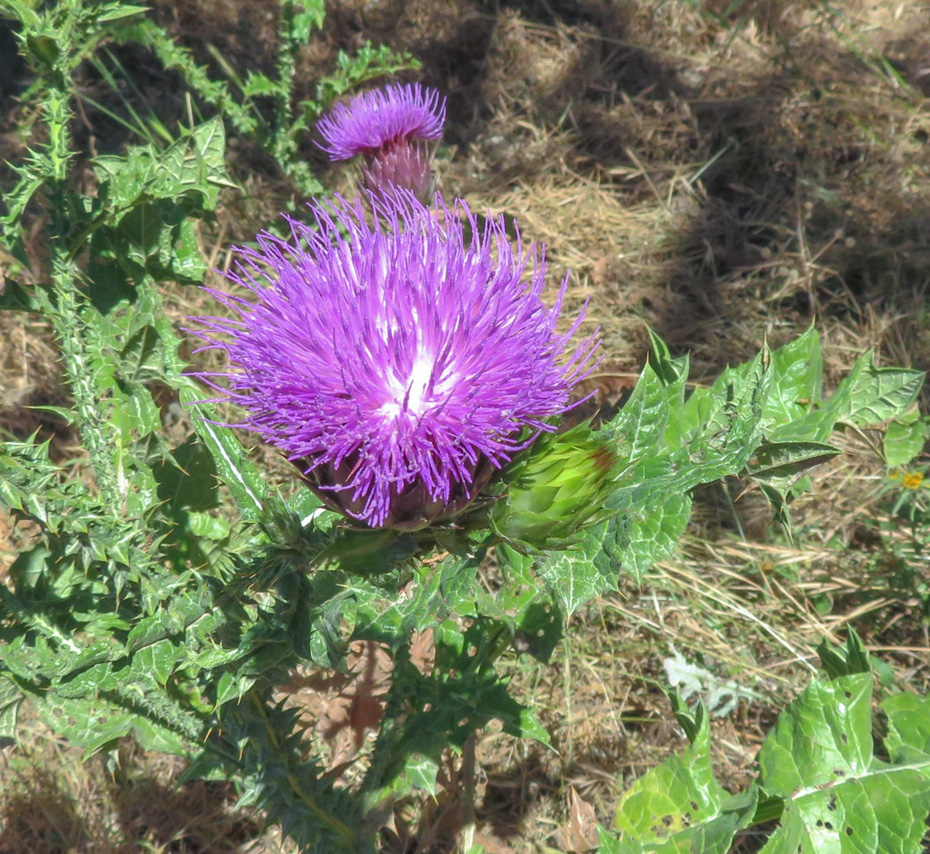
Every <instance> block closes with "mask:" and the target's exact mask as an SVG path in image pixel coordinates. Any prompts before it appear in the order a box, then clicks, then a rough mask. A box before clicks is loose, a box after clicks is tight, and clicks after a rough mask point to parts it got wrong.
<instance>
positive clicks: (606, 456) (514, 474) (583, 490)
mask: <svg viewBox="0 0 930 854" xmlns="http://www.w3.org/2000/svg"><path fill="white" fill-rule="evenodd" d="M620 470H621V465H620V463H619V461H618V460H617V457H616V455H615V454H614V452H613V451H612V450H611V449H610V448H609V447H608V446H607V445H606V444H605V442H604V440H602V439H599V438H596V437H595V434H594V432H593V431H592V430H591V428H590V426H589V425H588V424H587V423H584V424H579V425H578V426H577V427H573V428H572V429H570V430H567V431H566V432H564V433H546V434H543V435H542V436H540V437H539V438H538V439H537V440H536V441H535V442H534V443H533V445H532V447H531V448H530V449H529V450H528V451H527V452H526V453H525V454H524V455H523V456H522V457H519V458H518V459H516V460H515V461H514V463H513V465H511V466H509V467H508V468H507V470H506V472H505V473H504V477H503V483H504V484H505V485H506V487H507V489H506V492H504V493H503V495H502V496H501V497H500V498H499V499H498V500H497V501H496V502H495V503H494V504H493V505H492V507H491V509H490V517H491V525H492V526H493V528H494V530H495V531H496V532H497V533H498V534H499V535H500V536H501V537H503V538H504V539H505V540H507V542H509V543H511V544H512V545H514V546H515V547H517V548H522V549H524V550H529V551H533V550H542V549H551V548H564V547H566V546H568V545H570V541H571V539H572V537H573V536H574V535H575V534H576V533H577V532H578V531H580V530H581V529H582V528H585V527H587V526H588V525H591V524H595V523H596V522H599V521H601V519H602V517H603V514H604V501H605V500H606V498H607V496H608V495H609V494H610V492H611V484H612V483H613V482H614V481H615V480H616V479H617V476H618V475H619V473H620Z"/></svg>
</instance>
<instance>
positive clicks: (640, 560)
mask: <svg viewBox="0 0 930 854" xmlns="http://www.w3.org/2000/svg"><path fill="white" fill-rule="evenodd" d="M690 519H691V498H690V497H689V496H688V494H687V493H683V492H672V493H668V494H666V495H665V496H663V497H662V499H661V500H658V501H653V502H652V503H651V506H650V507H648V508H646V509H645V510H644V511H643V512H642V513H640V514H639V515H637V516H635V517H634V518H633V519H632V520H631V521H630V525H629V528H628V533H627V536H628V537H629V544H628V545H627V546H626V547H625V548H624V550H623V552H622V553H621V554H620V555H619V556H618V557H619V561H620V564H621V566H623V568H624V570H625V571H627V572H629V573H630V574H631V575H632V576H633V578H634V579H636V580H637V581H639V580H642V578H643V576H644V575H645V574H646V570H648V569H649V567H651V566H652V565H653V564H654V563H656V562H657V561H660V560H662V559H663V558H666V557H668V556H669V555H670V554H672V552H673V551H674V550H675V546H677V545H678V541H679V540H680V539H681V537H682V535H683V534H684V532H685V530H686V529H687V527H688V522H689V520H690Z"/></svg>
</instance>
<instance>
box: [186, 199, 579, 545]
mask: <svg viewBox="0 0 930 854" xmlns="http://www.w3.org/2000/svg"><path fill="white" fill-rule="evenodd" d="M369 201H370V203H371V205H372V207H373V209H374V212H375V216H374V225H369V224H368V223H366V220H365V208H364V207H363V205H362V202H361V200H359V201H357V202H355V203H349V202H345V201H339V202H337V203H336V204H335V206H334V207H333V208H332V209H331V210H330V209H327V208H326V207H323V206H322V205H320V204H311V206H310V210H311V213H312V215H313V216H314V219H315V228H311V227H309V226H307V225H304V224H302V223H300V222H298V221H296V220H293V219H291V220H289V225H290V237H289V238H288V239H280V238H277V237H275V236H273V235H271V234H268V233H265V234H262V235H260V236H259V238H258V247H259V248H258V249H257V250H250V249H240V250H239V252H238V257H239V263H238V267H237V270H236V271H235V272H233V273H232V274H230V276H229V278H230V279H231V281H232V282H233V283H234V284H235V285H237V286H238V287H239V288H240V289H242V288H244V289H245V291H246V292H248V294H249V296H250V297H252V298H254V301H249V300H246V299H244V298H243V296H241V295H240V294H238V293H235V292H234V293H233V294H231V295H226V294H222V293H218V292H216V291H213V293H214V295H216V296H217V297H218V298H219V299H220V300H221V301H222V302H223V303H224V304H225V305H226V306H227V307H228V308H230V309H232V311H233V312H234V314H235V315H236V318H235V319H233V320H226V319H222V318H204V319H202V321H201V325H202V327H203V328H204V330H205V331H204V333H203V334H204V337H205V338H206V340H207V341H208V342H209V346H211V347H214V348H219V349H222V350H224V351H225V353H226V354H227V356H228V359H229V363H230V365H231V367H230V368H229V371H228V373H226V374H225V376H224V377H223V379H224V380H225V383H226V386H225V388H226V389H228V390H227V393H226V395H225V396H226V398H227V399H229V400H231V401H232V402H234V403H236V404H238V405H239V406H240V407H242V408H243V409H244V410H245V411H246V412H247V413H248V414H247V416H246V418H245V419H243V420H242V421H239V422H237V423H236V425H235V426H239V427H245V428H248V429H250V430H254V431H256V432H257V433H259V434H260V435H261V436H262V437H263V438H264V439H266V440H267V441H269V442H271V443H272V444H275V445H277V446H278V447H280V448H282V449H283V450H284V451H285V452H286V453H287V455H288V458H289V459H290V460H292V461H293V462H294V463H295V464H296V465H297V466H298V468H299V469H300V470H301V472H302V473H303V474H304V476H305V477H306V478H307V481H308V482H309V483H310V484H311V485H312V486H313V487H314V489H315V490H316V491H317V494H318V495H319V496H320V498H321V499H323V500H324V501H325V502H326V503H327V504H329V505H330V506H333V507H336V508H338V509H340V510H342V511H343V512H345V513H346V514H348V515H349V516H353V517H355V518H357V519H360V520H362V521H364V522H366V523H368V524H369V525H371V526H373V527H385V526H386V527H394V528H408V529H416V528H420V527H424V526H426V525H427V524H429V523H430V522H432V521H436V520H437V519H441V518H445V517H448V516H451V515H454V514H455V513H458V512H460V511H461V510H462V509H464V507H466V506H467V505H468V504H469V503H470V502H471V500H472V499H474V498H475V496H476V494H477V492H478V491H479V490H480V489H481V488H482V487H483V486H484V485H485V483H486V482H487V480H488V478H489V477H490V476H491V473H492V472H493V471H494V470H499V469H501V467H502V466H504V465H505V464H506V463H507V462H509V461H510V460H511V459H512V458H513V457H514V455H515V454H517V453H518V452H519V451H521V450H523V449H524V448H526V447H528V446H529V445H530V444H531V443H532V441H533V439H534V438H535V437H536V436H537V435H539V434H540V433H541V432H547V431H552V430H553V429H554V426H553V423H554V422H553V419H554V418H556V417H557V416H559V415H561V414H562V413H563V412H564V411H565V410H566V409H567V408H568V407H569V405H570V403H569V402H570V392H571V389H572V386H573V385H574V384H575V383H576V382H578V380H579V379H581V378H583V377H584V376H585V375H586V373H587V372H588V371H589V369H590V365H591V358H592V354H593V352H594V349H595V346H596V342H595V339H594V336H588V337H586V338H584V339H583V340H582V341H580V342H579V343H577V344H575V345H572V343H571V338H572V336H573V335H574V333H575V332H576V331H577V329H578V327H579V325H580V324H581V322H582V320H583V314H580V315H578V316H577V317H576V318H575V319H574V321H573V322H571V324H570V325H569V327H568V329H567V331H565V332H560V331H558V329H557V323H558V321H559V314H560V309H561V304H562V299H563V297H564V293H565V288H566V286H567V279H566V280H565V281H563V282H562V286H561V290H560V291H559V295H558V299H557V301H556V304H555V306H554V307H553V308H549V307H547V306H546V304H545V303H544V302H543V299H542V294H543V290H544V288H545V278H546V265H545V262H544V261H543V260H542V259H541V258H539V257H536V256H535V254H534V249H533V247H532V246H531V247H529V249H528V250H527V251H526V252H525V253H524V252H522V251H521V249H520V248H519V247H518V248H517V249H516V250H514V248H513V246H512V245H511V243H510V240H509V238H508V237H507V235H506V232H505V226H504V221H503V218H502V217H501V218H498V219H497V220H493V219H489V220H487V223H486V225H485V227H484V229H483V230H481V229H479V226H478V224H477V221H476V219H475V216H474V215H473V214H472V213H471V211H470V210H469V209H468V207H467V205H466V204H465V203H464V202H463V201H461V200H457V201H456V202H455V203H454V205H453V208H452V210H450V209H449V208H447V207H446V206H445V204H444V203H443V202H442V200H441V199H440V198H439V197H437V198H436V202H435V206H434V207H433V208H432V209H429V208H426V207H424V206H423V205H421V204H420V203H419V202H418V201H417V200H416V198H415V197H414V196H413V194H412V193H410V192H409V191H406V192H405V191H398V192H396V193H395V194H393V195H384V194H381V195H380V196H378V197H375V196H371V197H370V198H369ZM466 229H467V232H468V233H469V234H470V235H471V238H470V240H469V241H467V242H466V236H465V235H466ZM525 279H528V281H525ZM201 377H202V378H203V379H205V380H206V381H207V382H208V383H209V384H210V385H211V386H213V387H214V388H220V389H222V388H223V387H221V386H218V385H217V383H216V380H217V379H219V377H217V376H216V375H215V374H211V375H203V374H201Z"/></svg>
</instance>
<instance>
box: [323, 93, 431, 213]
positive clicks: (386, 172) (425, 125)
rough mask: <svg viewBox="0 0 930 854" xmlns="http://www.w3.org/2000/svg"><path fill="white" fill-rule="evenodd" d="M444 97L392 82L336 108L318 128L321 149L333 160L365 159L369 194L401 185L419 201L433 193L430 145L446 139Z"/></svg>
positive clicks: (365, 173)
mask: <svg viewBox="0 0 930 854" xmlns="http://www.w3.org/2000/svg"><path fill="white" fill-rule="evenodd" d="M445 121H446V99H445V98H443V97H441V96H440V94H439V92H437V91H436V90H435V89H430V88H424V87H423V86H420V84H419V83H412V84H407V85H402V84H397V83H395V84H391V85H389V86H385V87H384V88H383V89H376V90H374V91H371V92H365V93H364V94H362V95H359V96H358V97H356V98H353V99H352V100H351V101H350V102H349V104H348V106H346V105H345V104H337V105H336V106H335V107H334V108H333V111H332V112H331V113H330V114H329V115H328V116H326V117H325V118H323V119H321V120H320V121H319V123H318V124H317V128H318V129H319V131H320V134H321V135H322V137H323V139H324V143H325V144H323V145H321V146H320V147H321V148H322V149H323V150H324V151H326V152H327V153H328V154H329V157H330V159H331V160H349V159H350V158H352V157H355V156H356V155H357V154H361V155H362V156H363V157H364V159H365V165H364V166H363V167H362V175H363V178H364V180H365V185H366V186H367V187H368V189H369V190H371V191H373V192H374V191H378V190H387V189H389V188H390V187H403V188H406V189H410V190H413V191H414V192H415V193H416V195H417V197H418V198H419V199H420V200H421V201H425V200H426V198H427V197H428V196H429V195H430V193H431V187H432V174H431V172H430V164H429V159H430V158H429V151H428V149H427V146H426V142H427V141H429V140H437V139H441V138H442V128H443V125H444V124H445Z"/></svg>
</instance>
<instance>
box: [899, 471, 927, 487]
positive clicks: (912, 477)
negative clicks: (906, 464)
mask: <svg viewBox="0 0 930 854" xmlns="http://www.w3.org/2000/svg"><path fill="white" fill-rule="evenodd" d="M923 482H924V476H923V475H922V474H921V473H920V472H919V471H914V472H910V473H908V474H906V475H904V477H903V478H901V486H903V487H904V488H905V489H917V488H918V487H919V486H920V485H921V484H922V483H923Z"/></svg>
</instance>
